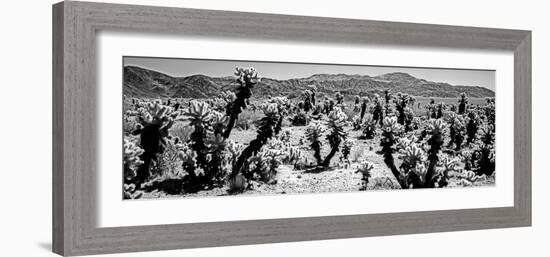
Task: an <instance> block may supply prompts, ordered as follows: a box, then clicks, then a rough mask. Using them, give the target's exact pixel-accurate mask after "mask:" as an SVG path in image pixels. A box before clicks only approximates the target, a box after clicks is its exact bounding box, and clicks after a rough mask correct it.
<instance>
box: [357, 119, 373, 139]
mask: <svg viewBox="0 0 550 257" xmlns="http://www.w3.org/2000/svg"><path fill="white" fill-rule="evenodd" d="M361 127H362V128H363V133H362V134H361V136H360V137H359V138H361V139H373V138H374V136H375V135H376V121H374V120H373V119H372V118H370V117H369V118H367V119H365V122H363V125H361Z"/></svg>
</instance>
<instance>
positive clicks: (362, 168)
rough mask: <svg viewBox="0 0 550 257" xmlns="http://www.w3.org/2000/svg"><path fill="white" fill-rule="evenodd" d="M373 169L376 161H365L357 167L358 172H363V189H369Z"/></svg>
mask: <svg viewBox="0 0 550 257" xmlns="http://www.w3.org/2000/svg"><path fill="white" fill-rule="evenodd" d="M372 169H374V163H372V162H369V161H363V162H362V163H361V164H360V165H359V167H358V168H357V171H356V173H361V184H362V190H366V189H367V185H368V184H369V179H370V178H371V177H372V174H371V173H370V172H371V170H372Z"/></svg>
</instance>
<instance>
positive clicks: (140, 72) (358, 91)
mask: <svg viewBox="0 0 550 257" xmlns="http://www.w3.org/2000/svg"><path fill="white" fill-rule="evenodd" d="M123 76H124V77H123V79H124V80H123V81H124V82H123V83H124V88H123V89H124V95H126V96H130V97H138V98H141V97H147V98H159V97H177V98H179V97H181V98H208V97H212V96H216V95H217V94H218V93H219V92H220V91H223V90H233V89H235V87H237V86H238V83H237V82H236V80H235V78H234V77H233V76H228V77H209V76H206V75H192V76H187V77H173V76H170V75H167V74H164V73H161V72H158V71H153V70H149V69H145V68H141V67H137V66H125V67H124V74H123ZM308 85H315V86H316V87H317V91H318V92H322V93H325V94H329V95H333V94H335V93H336V92H341V93H342V94H344V95H345V96H348V98H350V97H353V96H355V95H361V96H363V95H373V94H375V93H378V94H382V93H383V92H384V90H385V89H389V90H390V91H391V92H402V93H407V94H409V95H413V96H423V97H459V95H460V93H462V92H465V93H466V94H467V95H468V96H469V97H494V96H495V92H494V91H492V90H490V89H487V88H484V87H480V86H464V85H450V84H448V83H442V82H432V81H427V80H425V79H421V78H416V77H414V76H411V75H410V74H407V73H402V72H393V73H387V74H383V75H379V76H368V75H348V74H315V75H312V76H309V77H307V78H295V79H286V80H277V79H271V78H261V80H260V82H258V84H256V85H255V86H254V88H253V90H252V92H253V94H254V96H255V97H260V98H262V97H268V96H287V97H289V98H293V97H297V96H299V95H300V94H301V92H303V91H304V90H305V89H307V86H308Z"/></svg>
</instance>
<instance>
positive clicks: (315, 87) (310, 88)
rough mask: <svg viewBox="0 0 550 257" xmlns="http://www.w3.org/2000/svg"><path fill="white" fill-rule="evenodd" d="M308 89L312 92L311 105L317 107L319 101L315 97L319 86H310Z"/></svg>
mask: <svg viewBox="0 0 550 257" xmlns="http://www.w3.org/2000/svg"><path fill="white" fill-rule="evenodd" d="M307 88H308V89H309V90H310V91H311V105H312V106H315V105H317V99H316V95H315V92H316V91H317V86H316V85H313V84H311V85H308V86H307Z"/></svg>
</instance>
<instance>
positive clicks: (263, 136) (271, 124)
mask: <svg viewBox="0 0 550 257" xmlns="http://www.w3.org/2000/svg"><path fill="white" fill-rule="evenodd" d="M260 108H261V109H262V111H263V112H264V115H265V116H264V117H263V118H262V119H260V120H259V122H258V134H257V136H256V138H255V139H254V140H252V141H251V142H250V144H249V145H248V146H247V147H246V148H245V149H244V150H243V151H242V153H241V155H240V156H239V158H238V159H237V162H236V163H235V166H233V170H232V172H231V177H235V176H237V175H238V174H241V173H242V172H243V167H244V166H245V163H246V162H247V161H248V159H249V158H250V157H252V156H253V155H255V154H256V153H258V151H260V149H261V148H262V146H263V145H265V143H267V141H268V140H269V139H271V138H272V137H273V136H275V135H276V133H275V131H276V128H277V124H278V122H279V118H280V113H279V110H280V106H279V105H278V104H277V103H265V104H262V106H261V107H260ZM244 175H245V177H246V176H247V174H244ZM248 179H250V178H248Z"/></svg>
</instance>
